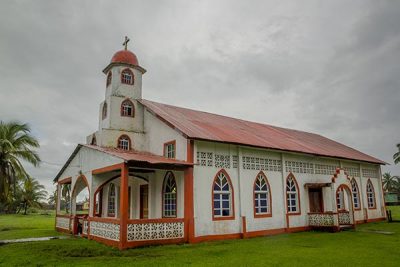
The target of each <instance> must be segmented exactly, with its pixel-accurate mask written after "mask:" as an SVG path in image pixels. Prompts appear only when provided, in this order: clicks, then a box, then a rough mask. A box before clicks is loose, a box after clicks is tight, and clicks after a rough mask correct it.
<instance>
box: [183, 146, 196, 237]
mask: <svg viewBox="0 0 400 267" xmlns="http://www.w3.org/2000/svg"><path fill="white" fill-rule="evenodd" d="M193 148H194V141H193V140H188V141H187V162H190V163H193V156H194V151H193ZM184 175H185V182H184V187H185V195H184V198H185V200H184V201H185V212H184V217H185V235H186V240H187V242H189V243H192V242H194V199H193V166H190V167H188V168H187V169H185V172H184Z"/></svg>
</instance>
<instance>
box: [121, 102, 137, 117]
mask: <svg viewBox="0 0 400 267" xmlns="http://www.w3.org/2000/svg"><path fill="white" fill-rule="evenodd" d="M127 103H129V105H130V106H131V115H129V114H124V112H125V110H124V105H125V104H127ZM120 115H121V117H130V118H134V117H135V105H134V104H133V102H132V101H131V100H130V99H129V98H127V99H125V100H124V101H122V102H121V113H120Z"/></svg>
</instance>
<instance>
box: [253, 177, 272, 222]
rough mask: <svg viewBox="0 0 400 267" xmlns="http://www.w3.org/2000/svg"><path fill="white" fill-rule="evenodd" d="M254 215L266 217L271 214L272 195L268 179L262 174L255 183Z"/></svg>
mask: <svg viewBox="0 0 400 267" xmlns="http://www.w3.org/2000/svg"><path fill="white" fill-rule="evenodd" d="M254 214H255V215H256V216H266V215H270V214H271V195H270V187H269V184H268V180H267V177H265V175H264V173H262V172H260V173H259V174H258V175H257V177H256V180H255V182H254Z"/></svg>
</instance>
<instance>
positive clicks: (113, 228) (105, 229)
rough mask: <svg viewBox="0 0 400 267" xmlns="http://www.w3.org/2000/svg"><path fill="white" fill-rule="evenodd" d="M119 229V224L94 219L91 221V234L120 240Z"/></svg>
mask: <svg viewBox="0 0 400 267" xmlns="http://www.w3.org/2000/svg"><path fill="white" fill-rule="evenodd" d="M119 231H120V228H119V224H115V223H106V222H94V221H91V222H90V235H94V236H98V237H102V238H106V239H111V240H117V241H118V240H119Z"/></svg>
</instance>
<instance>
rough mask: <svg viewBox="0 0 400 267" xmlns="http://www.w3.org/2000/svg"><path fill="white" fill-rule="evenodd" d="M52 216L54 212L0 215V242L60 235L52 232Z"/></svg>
mask: <svg viewBox="0 0 400 267" xmlns="http://www.w3.org/2000/svg"><path fill="white" fill-rule="evenodd" d="M54 216H55V215H54V212H51V213H50V214H47V215H45V214H40V213H37V214H29V215H22V214H7V215H0V240H6V239H17V238H26V237H42V236H57V235H60V233H58V232H57V231H55V230H54V221H55V219H54Z"/></svg>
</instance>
